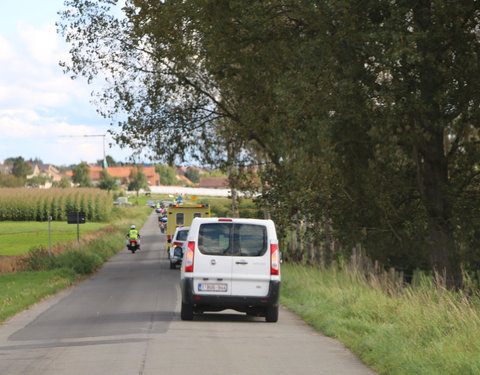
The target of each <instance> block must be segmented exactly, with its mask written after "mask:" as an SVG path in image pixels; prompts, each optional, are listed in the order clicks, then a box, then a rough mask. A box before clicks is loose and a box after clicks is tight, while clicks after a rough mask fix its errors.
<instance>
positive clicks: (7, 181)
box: [0, 173, 25, 187]
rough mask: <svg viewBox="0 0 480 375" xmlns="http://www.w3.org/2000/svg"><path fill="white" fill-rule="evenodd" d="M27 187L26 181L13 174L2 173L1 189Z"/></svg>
mask: <svg viewBox="0 0 480 375" xmlns="http://www.w3.org/2000/svg"><path fill="white" fill-rule="evenodd" d="M24 185H25V179H23V178H21V177H16V176H14V175H13V174H3V173H0V187H21V186H24Z"/></svg>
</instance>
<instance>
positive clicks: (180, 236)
mask: <svg viewBox="0 0 480 375" xmlns="http://www.w3.org/2000/svg"><path fill="white" fill-rule="evenodd" d="M187 237H188V230H179V231H178V233H177V238H176V240H177V241H186V240H187Z"/></svg>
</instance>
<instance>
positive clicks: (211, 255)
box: [193, 222, 233, 296]
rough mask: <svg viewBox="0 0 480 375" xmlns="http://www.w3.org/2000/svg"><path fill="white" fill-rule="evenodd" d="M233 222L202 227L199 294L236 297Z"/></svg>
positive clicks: (196, 277) (197, 266) (196, 276)
mask: <svg viewBox="0 0 480 375" xmlns="http://www.w3.org/2000/svg"><path fill="white" fill-rule="evenodd" d="M232 229H233V227H232V223H222V222H211V223H203V224H201V225H200V228H199V232H198V244H196V246H197V251H196V252H195V258H194V262H195V266H194V269H195V272H194V279H193V287H194V293H195V294H200V295H201V294H210V295H211V294H215V295H225V296H227V295H228V296H229V295H231V294H232V256H231V251H232V244H231V237H232V234H231V233H232Z"/></svg>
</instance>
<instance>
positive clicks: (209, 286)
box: [198, 283, 227, 292]
mask: <svg viewBox="0 0 480 375" xmlns="http://www.w3.org/2000/svg"><path fill="white" fill-rule="evenodd" d="M198 291H199V292H226V291H227V284H223V283H199V284H198Z"/></svg>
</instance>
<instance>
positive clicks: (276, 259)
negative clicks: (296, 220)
mask: <svg viewBox="0 0 480 375" xmlns="http://www.w3.org/2000/svg"><path fill="white" fill-rule="evenodd" d="M270 257H271V266H270V275H279V274H280V251H279V250H278V245H277V244H276V243H272V244H271V245H270Z"/></svg>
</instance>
